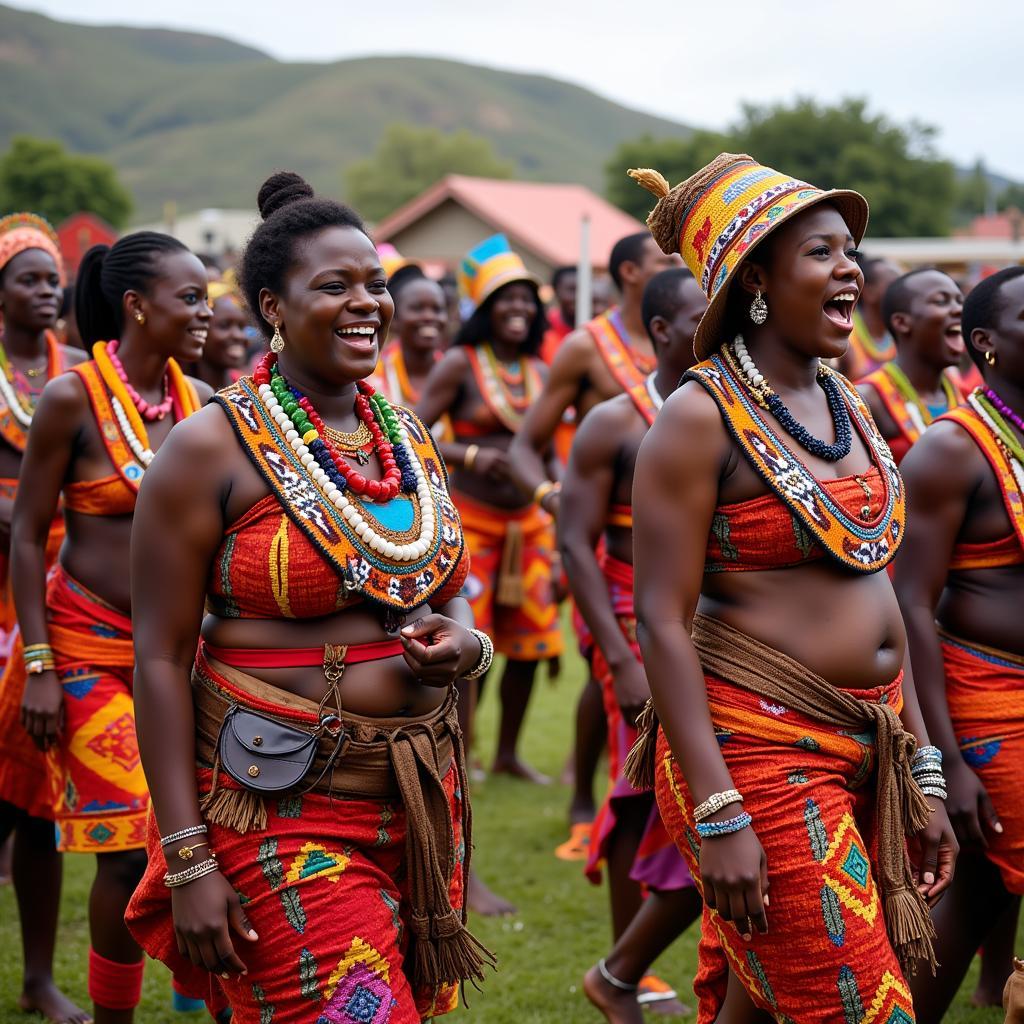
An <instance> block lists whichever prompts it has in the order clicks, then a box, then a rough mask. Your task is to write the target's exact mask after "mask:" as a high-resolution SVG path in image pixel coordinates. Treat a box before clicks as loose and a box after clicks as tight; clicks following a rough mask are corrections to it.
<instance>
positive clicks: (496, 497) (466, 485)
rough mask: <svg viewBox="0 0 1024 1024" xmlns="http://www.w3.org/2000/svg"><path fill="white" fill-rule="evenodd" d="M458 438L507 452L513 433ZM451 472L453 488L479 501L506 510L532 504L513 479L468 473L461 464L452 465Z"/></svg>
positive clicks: (466, 442) (461, 440) (465, 442)
mask: <svg viewBox="0 0 1024 1024" xmlns="http://www.w3.org/2000/svg"><path fill="white" fill-rule="evenodd" d="M456 440H458V441H459V442H461V443H464V444H475V445H479V447H481V448H500V449H501V450H502V451H503V452H507V451H508V449H509V445H511V444H512V435H511V434H507V433H502V434H488V435H487V436H485V437H459V438H456ZM449 473H450V474H451V482H452V489H453V490H456V491H461V492H462V493H463V494H465V495H467V496H468V497H470V498H475V499H476V500H477V501H482V502H486V503H487V504H488V505H494V506H495V507H496V508H500V509H505V510H506V511H513V510H516V509H521V508H524V507H525V506H526V505H529V504H530V500H529V499H528V498H526V499H524V498H523V492H522V491H520V490H519V488H518V487H517V486H516V485H515V484H514V483H512V481H511V480H491V479H490V478H488V477H483V476H480V474H478V473H467V472H466V471H465V470H464V469H462V468H461V467H459V466H452V467H450V468H449Z"/></svg>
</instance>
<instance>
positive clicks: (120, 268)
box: [75, 231, 189, 348]
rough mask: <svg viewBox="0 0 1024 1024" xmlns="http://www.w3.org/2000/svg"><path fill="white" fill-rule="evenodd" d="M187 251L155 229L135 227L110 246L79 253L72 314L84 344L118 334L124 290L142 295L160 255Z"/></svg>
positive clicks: (156, 274) (155, 274) (156, 271)
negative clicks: (79, 258) (141, 229)
mask: <svg viewBox="0 0 1024 1024" xmlns="http://www.w3.org/2000/svg"><path fill="white" fill-rule="evenodd" d="M188 251H189V249H188V246H186V245H184V244H183V243H182V242H179V241H178V240H177V239H176V238H172V237H171V236H170V235H163V234H160V233H159V232H158V231H136V232H133V233H132V234H130V235H125V236H124V238H119V239H118V240H117V241H116V242H115V243H114V244H113V245H112V246H110V245H94V246H93V247H92V248H91V249H90V250H89V251H88V252H87V253H86V254H85V256H84V257H82V262H81V264H80V265H79V268H78V278H77V280H76V281H75V317H76V319H77V320H78V331H79V333H80V334H81V336H82V341H83V343H84V344H85V345H86V347H87V348H90V347H91V346H92V345H94V344H95V343H96V342H97V341H111V340H113V339H114V338H119V337H120V336H121V331H122V329H123V327H124V308H123V300H124V294H125V292H129V291H133V292H139V293H141V294H143V295H145V294H146V292H147V290H148V288H149V286H150V284H151V283H152V282H153V281H154V280H155V279H156V278H157V277H159V276H160V260H161V258H162V257H164V256H167V255H170V254H172V253H177V252H188Z"/></svg>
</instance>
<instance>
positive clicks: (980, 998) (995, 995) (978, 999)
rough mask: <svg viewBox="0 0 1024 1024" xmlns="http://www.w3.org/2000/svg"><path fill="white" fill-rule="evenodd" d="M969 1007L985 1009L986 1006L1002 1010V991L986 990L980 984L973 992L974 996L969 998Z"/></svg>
mask: <svg viewBox="0 0 1024 1024" xmlns="http://www.w3.org/2000/svg"><path fill="white" fill-rule="evenodd" d="M971 1006H977V1007H987V1006H998V1007H999V1008H1000V1009H1002V1006H1003V990H1002V989H999V990H998V991H996V990H995V989H991V990H990V989H988V988H987V987H985V986H982V985H981V984H979V985H978V987H977V988H976V989H975V990H974V994H973V995H972V996H971Z"/></svg>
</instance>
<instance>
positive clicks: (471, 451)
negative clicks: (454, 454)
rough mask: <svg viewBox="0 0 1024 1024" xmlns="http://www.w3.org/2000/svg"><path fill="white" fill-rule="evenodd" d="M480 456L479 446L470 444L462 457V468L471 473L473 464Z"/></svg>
mask: <svg viewBox="0 0 1024 1024" xmlns="http://www.w3.org/2000/svg"><path fill="white" fill-rule="evenodd" d="M479 454H480V445H478V444H471V445H469V446H468V447H467V448H466V451H465V453H464V454H463V456H462V468H463V469H465V470H468V471H469V472H470V473H472V472H473V463H474V462H476V457H477V456H478V455H479Z"/></svg>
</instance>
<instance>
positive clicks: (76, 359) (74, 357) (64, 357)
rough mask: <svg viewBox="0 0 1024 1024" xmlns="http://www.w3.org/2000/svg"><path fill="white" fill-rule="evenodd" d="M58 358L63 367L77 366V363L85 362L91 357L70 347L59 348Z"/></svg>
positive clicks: (62, 346)
mask: <svg viewBox="0 0 1024 1024" xmlns="http://www.w3.org/2000/svg"><path fill="white" fill-rule="evenodd" d="M60 358H61V362H62V364H63V365H64V366H77V365H78V364H79V363H84V362H87V361H88V360H89V359H90V358H91V357H90V356H89V353H88V352H84V351H82V349H80V348H74V347H73V346H71V345H61V346H60Z"/></svg>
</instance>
